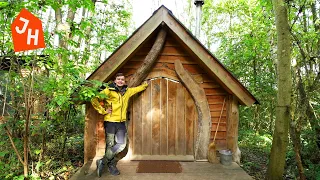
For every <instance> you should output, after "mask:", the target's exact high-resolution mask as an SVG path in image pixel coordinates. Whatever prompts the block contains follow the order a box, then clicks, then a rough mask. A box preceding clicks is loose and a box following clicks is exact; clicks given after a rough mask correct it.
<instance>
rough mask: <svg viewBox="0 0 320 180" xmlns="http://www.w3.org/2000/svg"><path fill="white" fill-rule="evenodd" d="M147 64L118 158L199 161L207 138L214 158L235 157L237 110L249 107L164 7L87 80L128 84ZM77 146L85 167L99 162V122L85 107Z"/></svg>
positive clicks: (241, 91)
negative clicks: (120, 76) (221, 153)
mask: <svg viewBox="0 0 320 180" xmlns="http://www.w3.org/2000/svg"><path fill="white" fill-rule="evenodd" d="M163 32H164V33H163ZM161 33H162V34H161ZM161 40H162V44H161ZM159 42H160V43H159ZM150 57H153V59H155V60H154V62H153V63H152V66H150V67H147V68H145V69H144V71H143V72H147V73H146V75H145V77H143V79H141V80H140V82H139V83H141V82H142V81H143V80H144V79H151V83H150V85H149V87H148V88H147V89H146V90H145V91H144V92H142V93H140V94H138V95H135V96H134V97H133V98H132V101H131V106H130V107H129V110H130V112H131V113H130V121H129V122H128V136H129V141H130V143H129V145H128V153H127V156H126V158H127V159H130V160H178V161H201V160H207V154H208V145H209V143H210V142H212V141H213V140H214V136H215V135H216V137H215V144H216V146H217V149H218V150H219V149H231V150H232V152H234V154H237V153H236V151H237V150H238V144H237V143H238V122H239V105H245V106H250V105H252V104H254V103H257V100H256V98H255V97H254V96H253V95H252V94H251V93H250V92H249V91H248V90H247V89H246V88H245V87H244V86H243V85H242V84H241V83H240V82H239V81H238V80H237V79H236V78H235V77H234V76H233V75H232V74H231V73H230V72H229V71H228V70H227V69H226V68H225V67H224V66H223V65H222V64H221V63H220V62H219V61H218V59H217V58H216V57H214V56H213V55H212V54H211V53H210V52H209V50H208V49H206V48H205V47H204V46H203V45H202V44H201V43H200V42H199V41H198V40H197V38H196V37H194V36H193V35H192V33H191V32H190V31H189V30H188V29H187V28H186V27H185V26H184V25H183V24H182V23H181V22H179V21H178V20H177V19H176V18H175V17H174V16H173V14H172V13H171V11H170V10H168V9H167V8H166V7H164V6H161V7H160V8H159V9H158V10H157V11H155V12H154V14H153V15H152V16H151V17H150V18H149V19H148V20H147V21H146V22H145V23H144V24H143V25H142V26H141V27H139V28H138V29H137V30H136V31H135V32H134V33H133V34H132V35H131V36H130V37H129V38H128V39H127V40H126V41H125V42H124V43H123V44H122V45H121V46H120V47H119V48H118V49H116V50H115V52H114V53H113V54H112V55H111V56H110V57H109V58H108V59H107V60H106V61H105V62H103V63H102V64H101V65H100V67H99V68H98V69H96V70H95V71H94V72H93V73H92V74H91V75H90V76H89V77H88V79H89V80H99V81H104V82H108V81H110V80H114V75H115V74H116V73H118V72H123V73H124V74H125V76H126V79H127V80H128V82H130V81H133V79H134V77H135V78H136V77H139V74H140V75H141V68H142V67H144V66H145V61H147V60H150ZM140 78H141V76H140ZM139 83H138V84H139ZM218 124H219V128H218V129H217V127H218ZM216 131H217V132H216ZM84 141H85V142H84V143H85V144H84V152H85V154H84V158H85V163H86V162H89V161H90V160H92V159H94V158H97V157H101V156H103V154H104V151H105V140H104V127H103V116H101V115H99V114H98V113H97V112H96V111H95V110H94V108H93V107H92V106H91V104H87V105H86V119H85V138H84Z"/></svg>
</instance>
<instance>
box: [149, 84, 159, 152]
mask: <svg viewBox="0 0 320 180" xmlns="http://www.w3.org/2000/svg"><path fill="white" fill-rule="evenodd" d="M151 91H152V95H151V99H152V108H151V112H152V121H151V122H152V153H151V154H152V155H160V79H156V80H153V81H152V86H151Z"/></svg>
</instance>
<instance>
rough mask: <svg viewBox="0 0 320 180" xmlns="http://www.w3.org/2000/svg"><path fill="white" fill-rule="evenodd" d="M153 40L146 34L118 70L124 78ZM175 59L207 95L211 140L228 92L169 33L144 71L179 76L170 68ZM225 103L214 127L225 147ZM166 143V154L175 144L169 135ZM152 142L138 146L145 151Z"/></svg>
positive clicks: (136, 66) (146, 151)
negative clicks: (135, 51)
mask: <svg viewBox="0 0 320 180" xmlns="http://www.w3.org/2000/svg"><path fill="white" fill-rule="evenodd" d="M154 40H155V38H150V39H149V41H148V42H146V43H145V44H144V46H143V47H141V49H140V50H139V51H138V52H137V53H136V54H135V55H134V56H133V57H132V58H131V59H130V60H129V61H128V62H127V63H126V64H125V65H124V66H123V67H122V68H121V69H120V70H119V71H118V72H123V73H124V74H125V75H126V76H127V79H129V78H130V77H131V75H132V74H133V73H134V72H135V71H136V70H137V69H138V68H139V67H140V65H141V64H142V62H143V60H144V58H145V56H146V55H147V53H148V52H149V51H150V49H151V47H152V45H153V42H154ZM176 59H179V60H180V61H181V63H182V64H183V66H184V68H185V69H186V70H187V71H188V72H189V73H190V74H191V75H192V76H193V78H194V79H195V80H196V81H197V82H198V83H199V84H200V86H201V87H202V88H204V90H205V93H206V97H207V99H208V102H209V105H210V112H211V116H212V117H211V119H212V127H211V138H210V141H211V142H212V141H213V136H214V134H215V131H216V128H217V124H218V120H219V115H220V111H221V109H222V104H223V100H224V97H226V96H228V95H229V93H228V92H227V91H225V90H224V89H223V88H222V87H221V86H220V85H219V84H218V83H217V82H216V81H215V80H214V78H212V76H211V75H208V74H207V73H206V72H204V71H203V69H202V68H201V67H200V66H199V65H198V62H197V60H194V59H192V58H191V56H190V55H189V54H188V53H187V51H185V50H184V49H183V48H182V46H181V45H180V44H179V43H178V42H177V41H176V40H175V39H174V38H172V37H171V36H170V34H168V35H167V39H166V42H165V45H164V48H163V50H162V52H161V53H160V55H159V57H158V60H157V62H156V64H155V65H154V67H153V69H152V72H151V73H150V74H149V75H148V77H147V78H153V77H160V76H162V77H168V78H170V79H173V80H179V79H178V77H177V75H176V73H175V71H174V61H175V60H176ZM187 94H188V93H187ZM168 96H170V95H169V94H168ZM150 98H152V97H151V96H150ZM157 103H159V102H157ZM168 103H170V102H169V101H168ZM185 103H186V104H188V102H185ZM189 103H190V102H189ZM226 103H229V102H228V101H227V102H226ZM174 105H176V104H175V103H172V104H168V107H169V106H174ZM146 106H147V105H146V104H144V102H142V105H141V108H147V107H146ZM228 107H229V106H228V105H227V104H225V108H224V110H223V114H222V118H221V121H220V125H219V129H218V133H217V137H216V144H217V148H218V149H222V148H226V136H227V113H226V112H227V109H228ZM163 113H164V112H163V111H161V112H160V114H159V112H157V116H160V117H161V114H163ZM168 113H169V112H168ZM171 113H173V112H171ZM188 113H189V112H188ZM168 115H173V114H168ZM137 116H138V115H137ZM185 116H186V118H187V117H188V115H185ZM133 118H134V117H133ZM144 118H147V117H142V119H144ZM160 121H161V120H160ZM161 122H162V121H161ZM168 123H169V122H168ZM149 125H150V124H143V126H149ZM186 125H187V124H186ZM155 126H156V125H155ZM141 128H142V129H143V127H141ZM196 128H197V126H195V129H194V131H197V129H196ZM134 131H138V130H134ZM162 131H165V130H164V129H162ZM133 133H134V132H133ZM150 133H151V132H150ZM170 133H173V132H170ZM175 133H176V132H175ZM194 133H195V132H194ZM179 135H180V134H179ZM157 136H158V135H154V138H158V137H157ZM144 138H145V139H143V140H144V141H151V140H150V139H148V138H149V137H144ZM187 138H194V140H196V137H187ZM134 141H139V140H134ZM160 141H164V140H163V139H161V138H160ZM137 143H138V142H137ZM161 143H164V142H161ZM168 145H169V147H168V148H169V149H168V151H169V154H170V153H173V146H176V144H174V142H173V140H170V138H168ZM155 146H157V144H153V145H152V147H141V148H143V151H144V152H145V153H147V154H151V150H152V148H155ZM179 146H183V145H182V144H180V145H179ZM184 146H188V145H187V144H185V145H184ZM136 149H139V148H138V147H134V149H133V150H136ZM147 149H148V150H147ZM137 151H138V150H137ZM164 151H165V149H160V154H165V153H164Z"/></svg>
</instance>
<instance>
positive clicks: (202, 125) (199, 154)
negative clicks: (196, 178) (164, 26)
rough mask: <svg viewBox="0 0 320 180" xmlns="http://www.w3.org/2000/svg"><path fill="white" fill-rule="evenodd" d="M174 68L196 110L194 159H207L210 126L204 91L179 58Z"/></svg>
mask: <svg viewBox="0 0 320 180" xmlns="http://www.w3.org/2000/svg"><path fill="white" fill-rule="evenodd" d="M175 70H176V72H177V74H178V76H179V78H180V79H181V82H182V83H183V85H184V86H185V87H186V88H187V89H188V91H189V92H190V94H191V96H192V97H193V99H194V101H195V105H196V107H197V110H198V121H199V122H198V124H199V126H198V128H199V129H198V136H197V144H196V148H195V149H196V150H195V156H196V159H207V154H208V145H209V134H210V127H211V116H210V109H209V104H208V101H207V98H206V96H205V92H204V90H203V88H201V87H200V86H199V85H198V84H197V83H196V82H195V81H194V80H193V79H192V76H191V75H189V74H188V73H187V72H186V70H185V69H184V67H183V65H182V64H181V62H180V61H179V60H176V61H175Z"/></svg>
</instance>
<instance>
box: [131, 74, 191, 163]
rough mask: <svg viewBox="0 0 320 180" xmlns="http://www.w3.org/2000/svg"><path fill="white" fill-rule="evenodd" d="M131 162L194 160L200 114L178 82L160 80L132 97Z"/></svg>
mask: <svg viewBox="0 0 320 180" xmlns="http://www.w3.org/2000/svg"><path fill="white" fill-rule="evenodd" d="M131 118H132V119H131V122H130V127H129V128H130V130H129V136H130V148H131V160H179V161H193V160H194V144H195V143H194V141H195V139H196V138H195V136H194V135H195V132H196V126H195V125H196V120H197V111H196V107H195V104H194V101H193V99H192V97H191V96H190V94H189V92H188V91H187V90H186V88H185V87H184V86H183V85H182V84H181V83H180V82H178V81H174V80H170V79H167V78H158V79H154V80H152V81H151V83H150V85H149V87H148V88H147V90H145V91H144V92H143V93H142V94H140V95H136V96H135V97H133V106H132V110H131Z"/></svg>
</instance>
